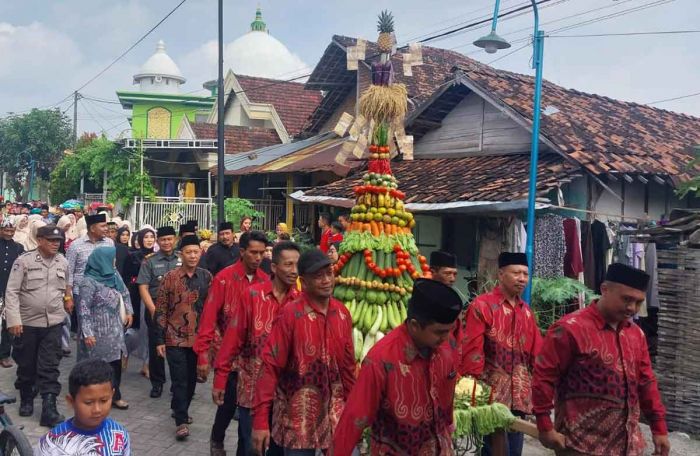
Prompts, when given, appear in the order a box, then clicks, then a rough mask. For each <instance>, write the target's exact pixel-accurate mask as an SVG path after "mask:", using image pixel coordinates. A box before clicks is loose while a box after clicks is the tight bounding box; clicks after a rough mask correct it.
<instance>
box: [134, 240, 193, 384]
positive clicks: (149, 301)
mask: <svg viewBox="0 0 700 456" xmlns="http://www.w3.org/2000/svg"><path fill="white" fill-rule="evenodd" d="M156 242H158V247H159V248H160V250H158V252H157V253H153V254H150V255H148V256H147V257H146V258H145V259H144V261H143V264H142V265H141V269H140V270H139V276H138V278H137V279H136V283H137V284H138V286H139V295H140V296H141V301H142V302H143V304H144V305H145V306H146V312H145V314H144V315H145V318H146V325H147V326H148V369H149V373H150V379H151V397H153V398H157V397H160V396H161V394H163V383H165V360H164V359H163V358H161V357H160V356H158V353H157V352H156V342H157V340H156V336H157V335H156V324H155V321H154V320H153V315H154V313H155V311H156V305H155V301H156V296H157V295H158V285H160V281H161V280H162V279H163V276H164V275H165V274H166V273H167V272H169V271H171V270H173V269H175V268H176V267H178V266H181V265H182V261H181V260H180V257H179V256H178V255H177V253H176V252H175V229H174V228H173V227H172V226H164V227H161V228H158V232H157V234H156Z"/></svg>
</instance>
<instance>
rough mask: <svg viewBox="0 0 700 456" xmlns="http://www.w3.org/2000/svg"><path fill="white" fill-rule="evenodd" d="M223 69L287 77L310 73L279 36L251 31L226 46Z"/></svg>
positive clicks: (246, 73)
mask: <svg viewBox="0 0 700 456" xmlns="http://www.w3.org/2000/svg"><path fill="white" fill-rule="evenodd" d="M224 68H225V69H228V68H230V69H232V70H233V72H234V73H236V74H244V75H247V76H259V77H267V78H279V79H286V78H291V77H294V76H295V75H299V74H305V73H306V72H308V70H309V68H308V66H307V65H306V64H305V63H304V62H303V61H302V60H301V59H300V58H299V57H298V56H297V55H296V54H293V53H292V52H291V51H290V50H289V49H287V46H285V45H284V44H282V42H281V41H279V40H278V39H277V38H275V37H273V36H271V35H270V34H268V33H266V32H262V31H251V32H248V33H246V34H245V35H243V36H241V37H239V38H237V39H236V40H234V41H233V42H231V43H228V44H227V45H225V47H224Z"/></svg>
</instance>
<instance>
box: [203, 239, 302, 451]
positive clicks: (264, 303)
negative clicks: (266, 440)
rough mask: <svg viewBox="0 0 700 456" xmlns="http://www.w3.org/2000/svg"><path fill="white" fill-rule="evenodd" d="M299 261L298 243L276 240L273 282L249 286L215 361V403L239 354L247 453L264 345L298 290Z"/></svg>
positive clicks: (241, 429)
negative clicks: (275, 323)
mask: <svg viewBox="0 0 700 456" xmlns="http://www.w3.org/2000/svg"><path fill="white" fill-rule="evenodd" d="M298 262H299V246H298V245H296V244H295V243H293V242H290V241H281V242H278V243H277V244H275V247H274V248H273V249H272V282H265V283H261V284H257V285H253V286H251V287H250V288H249V289H248V292H247V293H246V295H245V297H244V298H243V300H242V302H241V304H240V305H239V306H237V307H236V310H235V312H234V316H233V318H232V319H231V322H230V324H229V326H228V328H227V329H226V334H225V335H224V340H223V342H222V343H221V349H220V350H219V353H218V355H217V356H216V362H215V363H214V367H215V369H216V375H215V376H214V387H213V389H212V398H213V399H214V403H215V404H216V405H219V406H221V405H223V404H224V396H225V394H224V392H225V389H226V382H227V379H228V376H229V374H230V373H231V367H232V365H233V361H234V360H235V359H236V358H238V413H239V418H238V442H239V446H242V448H243V451H244V454H246V455H249V454H250V453H251V451H252V441H251V434H252V432H253V428H252V418H251V413H250V409H251V408H252V407H253V394H254V391H255V386H256V384H257V381H258V378H259V376H260V371H261V368H262V357H261V355H262V349H263V346H264V344H265V340H266V339H267V337H268V335H269V334H270V331H272V321H273V319H274V318H275V317H276V316H277V313H278V312H279V310H280V309H281V308H282V307H284V306H285V305H286V304H287V303H289V302H290V301H292V300H294V299H295V298H296V297H297V295H298V294H299V293H298V292H297V289H296V282H297V277H298V276H299V274H298V273H297V263H298ZM269 454H270V453H269V452H268V456H269Z"/></svg>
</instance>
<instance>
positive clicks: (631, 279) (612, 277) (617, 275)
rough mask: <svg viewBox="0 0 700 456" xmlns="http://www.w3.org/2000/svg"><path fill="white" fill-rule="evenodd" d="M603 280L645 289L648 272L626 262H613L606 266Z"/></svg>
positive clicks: (647, 283)
mask: <svg viewBox="0 0 700 456" xmlns="http://www.w3.org/2000/svg"><path fill="white" fill-rule="evenodd" d="M605 281H606V282H615V283H621V284H622V285H627V286H628V287H632V288H634V289H637V290H640V291H647V287H648V286H649V274H647V273H646V272H644V271H642V270H641V269H637V268H633V267H632V266H627V265H626V264H622V263H613V264H611V265H610V266H608V272H606V273H605Z"/></svg>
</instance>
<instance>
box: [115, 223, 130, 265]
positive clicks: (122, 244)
mask: <svg viewBox="0 0 700 456" xmlns="http://www.w3.org/2000/svg"><path fill="white" fill-rule="evenodd" d="M130 239H131V232H130V231H129V228H128V227H126V226H122V227H121V228H118V229H117V239H116V241H114V247H116V249H117V271H119V275H120V276H122V277H124V266H125V265H126V260H127V258H128V257H129V240H130Z"/></svg>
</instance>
